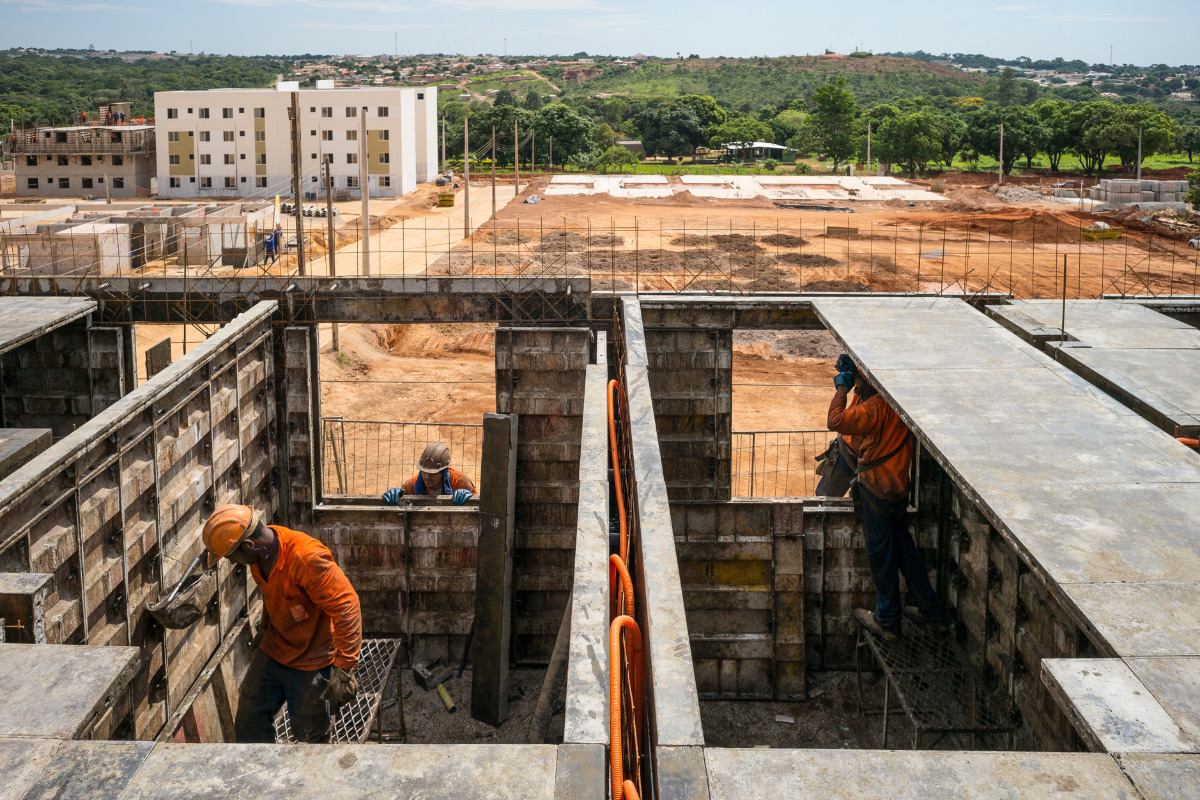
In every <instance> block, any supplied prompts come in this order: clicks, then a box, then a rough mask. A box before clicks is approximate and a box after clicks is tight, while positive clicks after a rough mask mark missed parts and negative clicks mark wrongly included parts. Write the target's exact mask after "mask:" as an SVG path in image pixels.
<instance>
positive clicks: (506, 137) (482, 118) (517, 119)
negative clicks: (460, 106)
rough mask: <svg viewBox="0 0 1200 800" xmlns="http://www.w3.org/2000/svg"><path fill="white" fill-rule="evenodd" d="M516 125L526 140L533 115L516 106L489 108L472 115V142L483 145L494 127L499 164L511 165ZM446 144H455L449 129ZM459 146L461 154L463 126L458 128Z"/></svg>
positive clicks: (453, 136)
mask: <svg viewBox="0 0 1200 800" xmlns="http://www.w3.org/2000/svg"><path fill="white" fill-rule="evenodd" d="M514 123H515V124H516V125H517V126H519V127H520V130H521V134H520V135H521V137H522V138H524V137H525V132H526V131H528V130H529V127H530V125H531V124H532V123H533V114H531V113H530V112H528V111H526V110H525V109H523V108H517V107H516V106H487V107H485V108H483V109H481V110H479V111H477V112H476V113H474V114H472V115H471V141H472V142H478V143H480V144H482V142H483V138H484V137H485V136H486V137H488V138H489V139H490V138H491V135H492V127H493V126H494V127H495V128H496V154H495V158H496V160H497V161H498V162H499V163H502V164H504V163H507V164H511V163H512V155H511V154H512V152H513V125H514ZM446 143H447V145H454V143H455V134H454V133H453V132H452V131H451V130H449V129H447V131H446ZM457 146H458V148H459V152H461V148H462V125H461V124H460V125H459V126H458V142H457ZM476 146H477V145H476ZM525 155H528V149H526V152H525Z"/></svg>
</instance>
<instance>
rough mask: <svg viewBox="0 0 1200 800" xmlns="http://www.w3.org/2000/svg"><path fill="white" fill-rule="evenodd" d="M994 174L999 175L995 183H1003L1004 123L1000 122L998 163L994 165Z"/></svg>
mask: <svg viewBox="0 0 1200 800" xmlns="http://www.w3.org/2000/svg"><path fill="white" fill-rule="evenodd" d="M996 174H997V175H998V176H999V178H998V180H997V183H996V185H997V186H1001V185H1003V184H1004V123H1003V122H1001V123H1000V163H999V164H998V165H997V166H996Z"/></svg>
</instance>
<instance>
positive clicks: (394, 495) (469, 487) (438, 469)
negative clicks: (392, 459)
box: [383, 442, 475, 506]
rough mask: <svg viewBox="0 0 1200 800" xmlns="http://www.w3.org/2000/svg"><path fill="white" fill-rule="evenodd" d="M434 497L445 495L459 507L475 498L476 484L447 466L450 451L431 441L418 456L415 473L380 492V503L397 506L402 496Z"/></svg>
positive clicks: (442, 445) (443, 444) (444, 446)
mask: <svg viewBox="0 0 1200 800" xmlns="http://www.w3.org/2000/svg"><path fill="white" fill-rule="evenodd" d="M406 494H407V495H417V496H422V495H428V496H431V497H437V496H438V495H443V494H448V495H450V497H451V498H452V501H453V503H454V505H456V506H461V505H462V504H463V503H465V502H467V501H468V500H470V499H471V498H472V497H474V496H475V484H474V483H472V482H471V479H470V478H468V477H467V476H466V475H464V474H463V473H461V472H459V471H458V470H456V469H451V467H450V448H449V447H447V446H446V444H445V443H443V442H433V443H431V444H430V445H429V446H428V447H426V448H425V451H424V452H423V453H421V459H420V461H418V462H417V474H416V475H413V476H412V477H411V478H409V479H408V480H407V481H405V482H404V485H403V486H401V487H400V488H392V489H388V490H387V491H386V492H384V493H383V502H385V503H387V504H388V505H393V506H394V505H397V504H399V502H400V499H401V498H402V497H404V495H406Z"/></svg>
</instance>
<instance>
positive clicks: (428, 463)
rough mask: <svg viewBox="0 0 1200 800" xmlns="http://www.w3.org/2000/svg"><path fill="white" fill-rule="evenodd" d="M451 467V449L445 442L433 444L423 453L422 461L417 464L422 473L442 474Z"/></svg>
mask: <svg viewBox="0 0 1200 800" xmlns="http://www.w3.org/2000/svg"><path fill="white" fill-rule="evenodd" d="M448 466H450V448H449V447H447V446H446V444H445V443H444V442H431V443H430V444H429V445H428V446H427V447H426V448H425V452H423V453H421V460H420V461H418V462H417V469H419V470H421V472H441V471H442V470H444V469H446V467H448Z"/></svg>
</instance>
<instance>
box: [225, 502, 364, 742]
mask: <svg viewBox="0 0 1200 800" xmlns="http://www.w3.org/2000/svg"><path fill="white" fill-rule="evenodd" d="M204 546H205V547H206V548H207V549H208V554H209V555H208V560H209V567H210V568H211V567H214V566H216V564H217V562H218V561H220V560H221V559H222V558H228V559H229V560H230V561H232V562H234V563H236V564H245V565H247V566H248V567H249V568H250V574H251V576H253V578H254V582H255V583H256V584H257V585H258V588H259V590H260V591H261V592H262V595H263V619H262V625H261V627H260V632H259V633H260V636H261V639H260V640H259V641H261V645H259V642H258V641H256V643H255V644H256V646H255V648H254V655H253V656H252V658H251V660H250V666H249V667H248V668H247V670H246V676H245V678H244V679H243V681H242V685H241V688H240V692H239V699H238V708H237V717H236V719H235V720H234V737H235V739H236V741H238V742H274V741H275V723H274V719H275V714H276V713H277V712H278V711H279V708H280V706H282V705H283V704H284V703H285V702H286V703H287V709H288V715H289V717H290V719H291V728H292V733H293V734H294V736H295V737H296V740H297V741H300V742H314V743H315V742H327V741H329V732H330V713H331V711H336V710H337V709H339V708H340V707H341V706H343V705H344V704H346V703H349V702H352V701H353V700H354V698H355V696H357V694H358V689H359V686H358V679H357V677H356V676H355V674H354V670H355V667H356V666H357V665H358V656H359V651H360V649H361V648H362V613H361V611H360V609H359V604H358V594H357V593H356V592H355V591H354V587H352V586H351V585H350V581H348V580H347V579H346V576H345V574H344V573H343V572H342V570H341V569H340V568H339V567H338V565H337V564H335V563H334V561H333V554H332V553H330V552H329V548H327V547H326V546H325V545H323V544H321V543H320V542H318V541H317V540H316V539H314V538H312V537H311V536H308V535H306V534H303V533H300V532H299V531H293V530H290V529H288V528H285V527H283V526H281V525H263V524H262V522H261V521H260V520H259V519H258V515H257V514H255V512H254V509H252V508H251V507H250V506H240V505H224V506H221V507H220V508H218V509H217V510H216V511H215V512H214V513H213V515H212V516H211V517H209V518H208V522H207V523H206V524H205V526H204Z"/></svg>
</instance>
